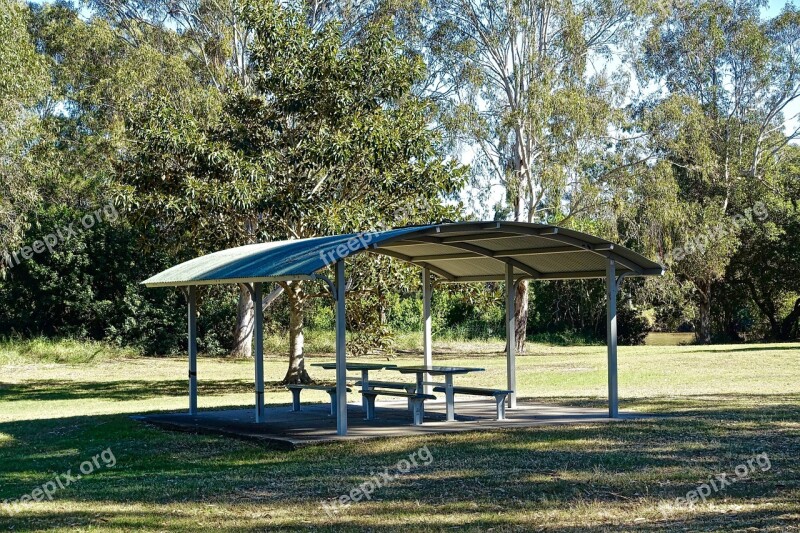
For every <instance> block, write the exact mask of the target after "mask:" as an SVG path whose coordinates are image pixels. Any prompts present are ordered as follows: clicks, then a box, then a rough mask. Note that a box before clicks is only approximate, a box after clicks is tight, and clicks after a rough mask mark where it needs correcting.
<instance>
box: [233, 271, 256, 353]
mask: <svg viewBox="0 0 800 533" xmlns="http://www.w3.org/2000/svg"><path fill="white" fill-rule="evenodd" d="M254 326H255V310H254V309H253V298H252V296H251V295H250V291H249V290H248V289H247V287H245V286H244V285H241V284H240V285H239V305H238V306H237V308H236V326H235V327H234V329H233V349H232V350H231V353H230V355H231V357H253V327H254Z"/></svg>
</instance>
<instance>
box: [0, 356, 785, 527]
mask: <svg viewBox="0 0 800 533" xmlns="http://www.w3.org/2000/svg"><path fill="white" fill-rule="evenodd" d="M437 348H438V350H439V353H437V354H435V359H436V361H437V362H440V363H446V364H460V365H467V366H480V367H483V368H485V369H486V372H481V373H475V374H470V375H467V376H458V377H457V378H456V380H457V384H465V385H466V384H474V385H480V386H502V385H503V383H504V379H505V366H504V365H505V361H504V358H503V357H502V356H501V355H500V354H499V352H500V351H501V350H502V344H500V343H470V344H466V343H463V344H459V343H438V344H437ZM59 353H60V354H61V355H58V354H59ZM70 353H74V354H77V355H76V356H75V357H71V356H70ZM48 354H49V355H48ZM331 359H332V356H331V355H315V356H313V357H311V358H309V363H313V362H319V361H328V360H331ZM0 361H2V363H3V366H0V500H2V499H5V498H11V499H16V498H19V497H20V496H22V495H24V494H30V493H31V491H32V490H33V489H35V488H36V487H38V486H41V485H42V484H43V483H45V482H47V481H48V480H50V479H52V478H53V476H55V475H56V474H60V473H65V472H66V471H68V470H70V469H72V472H73V473H75V472H76V471H77V470H78V466H79V465H80V464H81V462H82V461H85V460H87V459H91V457H92V456H94V455H96V454H98V453H99V452H101V451H102V450H104V449H107V448H111V450H112V451H113V453H114V456H115V458H116V466H115V467H114V468H97V469H96V471H95V472H93V473H91V474H89V475H86V476H84V477H83V478H82V479H80V480H79V481H77V482H75V483H73V484H72V485H70V486H68V487H66V488H64V489H59V490H58V491H56V492H55V493H54V495H53V500H52V501H44V502H31V503H27V504H25V505H23V506H22V507H20V511H19V513H17V514H14V515H13V516H9V515H8V514H7V513H3V514H0V528H1V529H8V530H13V531H30V530H46V529H53V530H55V529H62V528H71V529H77V530H83V529H86V530H101V531H102V530H133V529H148V530H158V531H161V530H185V531H200V530H231V531H234V530H235V531H240V530H244V531H256V530H275V529H295V528H304V527H314V528H326V527H330V528H337V529H338V528H351V529H354V530H356V529H357V530H361V529H364V528H373V529H398V530H399V529H404V530H407V529H412V530H423V529H424V530H431V529H440V530H445V529H452V528H466V529H474V530H485V529H489V528H494V530H495V531H502V530H514V529H520V530H529V529H534V530H536V529H541V530H545V531H556V530H565V531H566V530H582V529H587V528H596V529H608V530H617V529H626V530H638V529H641V530H645V529H647V530H652V529H661V530H669V529H676V530H684V529H686V530H697V529H707V530H718V529H739V530H747V529H748V528H757V529H759V530H763V529H773V530H776V531H778V530H786V529H798V528H800V463H799V462H798V456H799V455H800V344H781V345H775V344H773V345H768V344H764V345H750V346H742V345H737V346H712V347H700V346H678V347H675V346H648V347H641V348H621V349H620V355H619V364H620V396H621V399H622V404H621V405H622V409H623V410H627V411H638V412H646V413H655V414H660V415H668V416H659V417H654V418H649V419H645V420H639V421H631V422H621V423H614V424H594V425H593V424H584V425H573V426H562V427H540V428H533V429H527V430H513V431H512V430H509V431H502V432H481V433H470V434H459V435H452V434H450V435H441V436H434V437H413V438H402V439H397V438H395V439H391V440H384V441H370V442H366V443H364V442H361V443H346V444H335V445H326V446H320V447H313V448H307V449H302V450H299V451H294V452H281V451H273V450H269V449H266V448H264V447H261V446H258V445H255V444H252V443H248V442H242V441H236V440H230V439H227V438H218V437H210V436H199V435H191V434H180V433H169V432H165V431H162V430H158V429H153V428H150V427H147V426H144V425H141V424H139V423H138V422H135V421H132V420H131V419H130V418H129V417H128V414H131V413H142V412H152V411H157V410H176V409H177V410H180V409H185V408H186V403H187V401H186V372H187V365H186V361H185V359H184V358H166V359H153V358H136V357H129V356H128V354H126V353H125V352H124V351H113V352H109V351H108V349H106V348H104V347H102V346H99V345H92V346H85V345H79V344H77V345H72V346H68V347H65V346H63V345H61V344H51V345H47V344H46V343H45V344H44V345H36V346H31V345H18V346H15V345H13V343H12V344H8V343H6V344H5V345H0ZM70 361H73V362H71V363H70ZM419 361H420V358H419V356H418V355H414V356H413V357H412V356H409V355H407V354H405V355H403V356H402V357H400V358H397V359H394V360H393V361H392V362H394V363H396V364H418V363H419ZM311 368H312V369H313V370H312V375H313V377H314V378H316V379H320V380H332V379H333V373H332V372H328V371H324V370H321V369H318V368H314V367H311ZM198 370H199V380H200V384H201V386H200V407H201V408H214V407H220V406H247V405H249V404H251V403H252V396H253V395H252V389H253V385H252V375H253V368H252V363H251V362H248V361H228V360H224V359H208V358H201V360H200V363H199V369H198ZM284 372H285V362H284V361H283V359H282V358H279V357H277V356H271V357H269V358H268V362H267V364H266V370H265V375H266V376H267V378H266V379H267V380H268V381H270V382H273V383H272V384H271V386H269V387H268V394H267V403H268V404H269V403H284V404H286V403H288V402H289V400H290V394H289V393H288V392H287V391H285V389H283V388H282V387H279V386H277V385H276V384H275V383H274V382H277V381H278V380H280V379H281V378H282V376H283V373H284ZM605 372H606V367H605V350H604V348H602V347H577V348H566V347H550V346H541V345H533V346H531V347H530V353H529V354H528V355H525V356H520V357H518V370H517V375H518V385H519V386H518V389H519V392H520V396H521V397H522V398H523V399H524V400H530V401H538V402H553V403H561V404H579V405H596V406H602V405H603V401H604V400H603V396H604V395H605V390H606V381H605ZM376 377H378V378H390V379H398V378H399V376H398V375H397V374H396V373H395V374H392V373H389V372H386V373H384V374H382V375H381V374H376ZM304 394H305V393H304ZM325 397H326V395H325ZM323 399H324V398H323V396H322V395H314V394H313V393H311V394H308V395H307V400H308V401H313V400H319V401H322V400H323ZM351 399H352V400H353V401H357V400H358V395H353V396H352V397H351ZM524 400H523V401H524ZM424 445H427V446H428V449H429V450H430V452H431V454H432V456H433V461H432V463H431V464H430V465H429V466H425V467H420V468H417V469H413V470H411V472H409V473H408V474H406V475H404V476H402V477H401V478H400V479H398V480H396V481H394V482H393V483H392V484H390V485H389V486H387V487H384V488H381V489H379V490H377V491H376V492H375V493H374V494H373V495H372V499H371V500H370V501H362V502H359V503H355V504H353V505H352V506H350V507H348V508H346V509H343V510H342V511H340V512H339V513H338V514H337V515H335V516H333V517H329V516H328V515H326V513H325V512H324V511H323V510H322V509H321V507H320V502H321V501H323V500H325V501H330V500H331V499H333V498H336V497H338V496H339V495H341V494H345V493H347V492H349V491H350V490H351V489H352V488H354V487H356V486H358V485H359V484H361V483H363V482H364V481H366V480H367V479H368V478H369V477H370V476H371V473H372V472H373V471H382V470H383V469H384V467H391V466H393V465H395V464H396V463H397V462H398V460H400V459H403V458H406V457H408V455H409V454H410V453H412V452H413V451H415V450H417V449H418V448H419V447H421V446H424ZM758 453H766V454H767V456H768V457H769V459H770V464H771V468H770V469H769V470H767V471H761V470H760V469H759V470H757V471H756V472H754V473H753V474H751V475H750V476H749V477H748V478H747V479H743V480H740V481H738V482H736V483H735V484H733V485H731V486H729V487H727V488H725V489H724V490H722V491H720V492H718V493H715V494H712V495H711V496H710V497H709V498H708V499H707V501H706V503H701V504H698V505H696V506H694V507H693V508H683V507H677V506H675V505H674V501H675V498H676V497H679V496H685V495H686V493H687V491H690V490H692V489H694V488H696V487H697V486H698V485H700V484H702V483H704V482H706V481H708V480H709V479H710V478H711V477H712V476H714V475H715V474H719V473H732V472H733V471H734V469H735V467H736V466H737V465H739V464H741V463H743V462H746V461H747V460H748V459H749V458H751V457H752V456H753V455H754V454H758ZM2 511H3V509H2V507H1V506H0V512H2Z"/></svg>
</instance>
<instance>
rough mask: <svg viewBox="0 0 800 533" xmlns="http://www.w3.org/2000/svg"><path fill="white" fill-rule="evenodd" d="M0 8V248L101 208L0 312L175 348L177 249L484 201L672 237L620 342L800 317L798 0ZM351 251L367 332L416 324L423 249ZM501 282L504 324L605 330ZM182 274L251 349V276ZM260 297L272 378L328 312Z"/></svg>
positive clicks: (595, 313)
mask: <svg viewBox="0 0 800 533" xmlns="http://www.w3.org/2000/svg"><path fill="white" fill-rule="evenodd" d="M0 17H1V19H0V144H2V146H0V178H2V181H0V250H7V251H8V253H9V254H12V253H13V252H18V251H19V250H21V249H22V247H23V246H26V245H27V246H30V245H31V243H33V242H35V241H37V240H40V239H42V238H43V237H44V236H45V235H47V234H50V233H53V232H55V231H56V229H57V228H60V227H63V226H68V225H69V224H71V223H76V222H77V221H79V220H80V219H81V217H83V216H84V215H85V214H86V213H91V212H94V211H95V210H97V209H100V208H102V207H103V206H107V205H113V206H115V208H116V209H117V210H118V211H119V213H120V217H119V218H118V219H116V220H113V221H112V220H103V221H101V222H100V223H98V224H97V225H95V226H94V227H93V228H92V229H91V230H86V231H83V232H80V233H78V234H77V235H75V236H72V237H70V238H68V239H65V240H62V241H61V242H59V244H58V245H57V246H56V247H55V249H54V250H53V251H52V253H51V252H45V253H38V254H35V255H33V257H32V258H31V259H28V260H24V261H21V262H20V263H19V264H15V263H13V262H11V263H9V262H8V261H7V262H6V264H4V265H2V266H0V274H1V275H2V279H1V280H0V301H2V302H3V305H2V307H0V335H3V336H36V335H45V336H53V337H60V336H70V337H79V338H92V339H102V340H107V341H110V342H115V343H119V344H121V345H126V346H133V347H136V348H138V349H141V350H142V351H144V352H146V353H170V352H175V351H178V350H181V349H183V344H184V342H185V315H184V300H183V296H182V295H181V293H180V292H178V291H176V290H167V289H163V290H162V289H159V290H146V289H144V288H142V287H141V286H140V285H139V282H140V281H141V280H142V279H144V278H146V277H147V276H149V275H151V274H153V273H155V272H158V271H160V270H162V269H165V268H167V267H169V266H171V265H173V264H175V263H177V262H180V261H183V260H186V259H188V258H191V257H195V256H197V255H200V254H203V253H208V252H211V251H215V250H218V249H221V248H227V247H231V246H237V245H242V244H247V243H251V242H259V241H265V240H279V239H288V238H302V237H312V236H317V235H326V234H331V233H339V232H347V231H360V230H365V229H370V228H380V227H392V226H401V225H406V224H416V223H429V222H436V221H441V220H464V219H470V218H485V217H489V218H494V219H513V220H523V221H532V222H546V223H553V224H559V225H563V226H567V227H571V228H574V229H578V230H582V231H587V232H589V233H594V234H597V235H601V236H603V237H606V238H609V239H611V240H614V241H617V242H620V243H622V244H624V245H626V246H628V247H630V248H632V249H634V250H636V251H638V252H640V253H643V254H645V255H647V256H650V257H653V258H661V259H662V261H663V262H664V263H665V264H666V266H667V267H668V274H667V275H666V276H664V277H663V278H661V279H653V280H647V281H642V280H635V279H629V280H627V281H626V282H625V285H624V287H623V291H622V296H621V298H622V302H621V305H620V309H621V328H622V330H621V336H622V340H623V342H627V343H639V342H642V339H643V338H644V335H645V334H646V332H647V331H650V330H661V331H694V332H696V336H697V339H698V340H699V341H700V342H712V341H748V340H762V339H770V340H789V339H796V338H798V337H800V288H799V287H800V283H798V282H799V281H800V266H799V265H800V211H798V198H800V149H799V148H797V147H796V146H795V145H794V144H793V142H792V141H793V140H794V139H795V138H796V136H797V134H798V131H796V130H795V129H794V128H795V127H797V124H798V123H797V120H796V118H797V117H795V116H793V114H794V111H793V110H796V109H797V108H798V106H797V103H798V96H800V54H798V44H800V42H798V40H799V39H800V13H798V11H797V10H796V9H795V8H794V7H792V6H787V7H785V8H784V9H783V11H781V12H780V14H779V15H777V16H775V17H774V18H770V19H767V18H765V17H763V16H762V5H761V2H758V1H745V2H741V1H737V2H729V1H724V0H711V1H686V2H684V1H678V2H661V1H659V2H648V1H645V0H641V1H631V0H611V1H605V0H603V1H591V0H589V1H586V2H581V3H574V2H559V1H553V0H547V1H545V0H523V1H521V2H517V1H515V2H504V1H498V0H455V1H446V2H438V1H432V2H417V1H413V0H385V1H384V0H375V1H372V2H363V3H339V2H324V1H323V2H318V1H315V2H308V3H306V2H302V1H297V2H280V3H274V2H271V1H267V0H262V1H256V0H252V1H238V0H225V1H223V0H200V1H194V0H193V1H188V0H187V1H181V0H157V1H153V2H138V1H136V0H96V1H92V2H87V3H82V4H76V5H73V4H69V3H62V2H59V3H54V4H44V5H27V4H24V3H22V2H21V1H18V0H0ZM465 161H469V164H468V165H465V164H462V162H465ZM0 253H3V252H0ZM352 272H353V274H352V280H351V284H350V289H351V296H350V297H349V300H348V312H349V314H350V316H349V317H348V321H349V323H348V327H349V329H350V332H351V335H350V336H349V337H350V338H349V342H350V344H351V348H352V349H353V350H354V351H355V352H356V353H364V352H368V351H375V350H382V351H386V350H391V349H392V338H393V335H395V334H396V333H398V332H404V331H415V330H418V328H419V326H420V324H419V316H420V312H421V309H420V302H419V295H418V293H417V291H418V290H419V278H418V276H419V274H418V272H416V271H414V270H413V269H408V268H406V267H405V266H403V265H401V264H398V263H397V262H396V261H393V260H390V259H386V258H368V257H359V258H358V260H356V261H354V262H353V265H352ZM502 290H503V287H502V284H486V285H483V286H477V285H476V286H470V287H448V286H442V287H441V288H437V290H436V291H435V296H434V312H435V321H434V330H435V331H436V332H437V335H438V336H439V338H443V337H448V336H450V337H457V338H487V337H497V336H502V335H503V334H504V331H503V328H504V326H503V313H504V310H503V299H502ZM519 291H520V292H519V294H518V298H517V300H518V302H521V305H520V308H519V309H518V310H517V311H516V313H517V316H518V321H517V322H518V324H527V328H526V330H525V333H526V335H520V336H519V337H520V338H521V339H520V342H521V343H524V340H525V338H529V337H537V338H540V339H543V340H548V341H553V342H575V341H581V342H595V341H598V340H602V339H603V337H604V335H605V327H604V317H605V315H604V312H605V311H604V309H605V303H604V291H603V286H602V283H601V282H600V281H577V282H545V283H531V284H530V286H525V285H522V286H521V287H520V289H519ZM201 298H202V302H201V309H202V314H201V316H200V331H201V348H202V349H203V350H204V351H206V352H208V353H214V354H222V353H232V354H235V355H240V356H241V355H245V356H246V355H248V354H249V353H250V350H251V346H250V339H251V336H252V323H253V320H252V316H253V306H254V305H256V304H254V302H252V301H250V296H249V292H248V291H246V290H241V289H240V290H236V289H233V290H231V289H230V288H212V289H204V290H203V291H202V292H201ZM260 304H261V305H264V306H265V307H266V308H267V310H268V311H267V313H266V317H267V319H268V327H269V328H270V330H271V331H274V332H286V331H288V332H289V340H290V348H289V349H290V367H289V371H288V372H287V379H305V371H304V368H303V360H302V354H303V339H304V336H303V331H304V330H305V329H308V328H311V329H315V330H325V329H328V328H330V327H331V321H332V312H331V309H330V302H329V301H328V299H327V297H326V296H325V294H324V291H323V290H322V287H318V286H315V285H309V284H308V283H307V282H299V283H284V284H281V285H280V286H279V287H277V288H276V291H274V292H273V293H272V294H271V295H270V296H269V297H268V300H267V301H265V302H261V303H260ZM522 327H523V328H524V327H525V326H524V325H523V326H522ZM520 348H524V346H522V345H521V346H520Z"/></svg>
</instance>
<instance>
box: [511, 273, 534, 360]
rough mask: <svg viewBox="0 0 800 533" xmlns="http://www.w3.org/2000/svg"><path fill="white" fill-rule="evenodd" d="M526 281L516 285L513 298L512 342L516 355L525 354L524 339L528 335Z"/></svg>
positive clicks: (527, 291)
mask: <svg viewBox="0 0 800 533" xmlns="http://www.w3.org/2000/svg"><path fill="white" fill-rule="evenodd" d="M529 291H530V289H529V287H528V280H525V281H521V282H519V283H518V284H517V294H516V295H515V297H514V319H515V321H514V340H515V341H516V342H515V344H516V347H515V350H516V352H517V353H524V352H525V337H526V336H527V333H528V294H529Z"/></svg>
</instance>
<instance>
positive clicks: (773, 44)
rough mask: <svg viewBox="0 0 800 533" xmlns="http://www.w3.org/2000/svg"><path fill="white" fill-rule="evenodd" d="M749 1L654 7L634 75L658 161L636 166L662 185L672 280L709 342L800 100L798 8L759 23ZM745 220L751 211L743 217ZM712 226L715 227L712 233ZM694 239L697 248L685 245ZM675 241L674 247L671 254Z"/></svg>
mask: <svg viewBox="0 0 800 533" xmlns="http://www.w3.org/2000/svg"><path fill="white" fill-rule="evenodd" d="M761 6H762V2H760V1H759V0H748V1H738V0H737V1H727V0H710V1H704V2H683V1H681V2H672V3H670V4H665V5H664V6H662V9H661V10H660V11H658V12H657V15H656V16H655V18H654V20H653V24H652V27H651V28H650V30H649V32H648V35H647V38H646V41H645V46H644V49H643V53H642V57H641V61H640V62H639V64H638V74H639V75H640V77H641V79H642V84H643V85H648V86H652V87H653V90H652V91H651V95H650V96H649V97H648V98H646V99H645V100H644V101H643V102H642V103H641V105H640V107H639V109H638V111H639V118H640V125H641V127H642V128H643V130H644V131H645V132H646V133H647V134H648V136H649V139H648V142H649V147H648V149H649V150H650V151H651V153H652V154H653V155H654V156H655V157H656V158H657V159H658V160H659V161H660V162H661V163H660V164H658V165H651V166H649V168H645V169H642V170H643V175H647V174H648V173H649V174H651V175H653V176H654V177H655V179H657V180H660V181H662V182H663V183H661V184H660V185H659V189H661V190H662V191H665V190H667V189H669V190H671V191H672V192H671V193H670V194H672V195H674V196H673V197H672V200H668V204H669V205H674V206H675V209H673V210H671V211H670V212H666V210H665V209H664V205H665V204H661V205H651V207H652V210H651V213H650V215H649V216H651V217H652V218H653V219H654V220H655V219H658V220H659V225H660V229H659V230H658V232H659V234H660V238H661V239H662V240H661V245H662V246H663V247H664V250H663V251H664V252H665V255H666V262H667V263H668V266H669V267H670V269H671V270H672V271H673V272H674V274H675V276H676V278H677V279H678V280H679V281H680V282H682V283H685V284H688V285H689V286H690V287H691V288H692V292H693V294H694V298H695V301H696V303H697V306H698V311H699V320H698V335H697V336H698V340H699V341H701V342H709V341H710V339H711V302H712V291H713V287H714V284H715V282H717V281H718V280H720V279H722V277H723V276H724V275H725V272H726V269H727V267H728V265H729V262H730V260H731V258H732V257H733V255H734V254H735V253H736V250H737V248H738V246H739V245H740V242H741V240H740V237H739V234H740V232H741V231H742V228H743V226H746V225H747V224H749V223H750V222H749V221H747V224H745V223H738V224H737V223H736V221H741V217H742V216H747V214H748V213H750V212H752V210H753V208H754V205H755V202H756V201H758V200H759V198H758V197H757V196H755V195H754V194H753V192H754V191H758V190H761V191H765V190H766V191H770V190H775V187H774V185H773V184H771V183H770V179H771V178H770V176H772V175H774V172H773V170H774V167H775V165H776V164H777V163H778V161H779V160H780V158H781V157H782V154H783V153H784V152H785V151H786V147H787V145H788V143H790V142H791V141H792V140H793V139H796V138H797V136H798V133H800V130H797V129H794V130H789V131H785V130H786V124H787V120H789V119H792V118H796V117H790V116H786V111H787V109H789V108H790V105H791V104H792V103H793V102H796V101H798V97H800V55H798V49H797V45H798V39H799V38H800V13H798V11H797V10H796V9H795V8H794V7H792V6H787V7H786V8H785V9H784V11H783V12H782V13H781V14H780V15H778V16H777V17H775V18H774V19H771V20H762V18H761V16H760V8H761ZM750 218H751V217H750ZM719 228H722V229H719ZM698 242H699V243H700V244H699V245H697V244H696V243H698ZM673 248H679V249H680V250H681V253H679V254H670V253H669V252H670V250H671V249H673Z"/></svg>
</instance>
